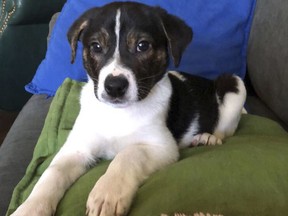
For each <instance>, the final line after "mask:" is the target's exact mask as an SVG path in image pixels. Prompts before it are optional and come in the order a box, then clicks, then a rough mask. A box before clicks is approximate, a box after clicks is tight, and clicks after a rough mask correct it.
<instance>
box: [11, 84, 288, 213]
mask: <svg viewBox="0 0 288 216" xmlns="http://www.w3.org/2000/svg"><path fill="white" fill-rule="evenodd" d="M82 85H83V83H79V82H75V81H71V80H69V79H67V80H66V81H65V82H64V84H63V85H62V86H61V87H60V89H59V90H58V92H57V94H56V96H55V98H54V99H53V102H52V104H51V107H50V110H49V113H48V116H47V118H46V122H45V126H44V129H43V131H42V133H41V136H40V138H39V141H38V143H37V146H36V148H35V151H34V156H33V159H32V161H31V163H30V165H29V167H28V170H27V172H26V175H25V176H24V178H23V179H22V180H21V182H20V183H19V184H18V186H17V187H16V188H15V190H14V193H13V198H12V201H11V203H10V207H9V211H8V213H9V214H10V213H12V212H13V211H14V210H15V209H16V208H17V206H18V205H20V204H21V203H22V202H23V201H24V200H25V199H26V197H27V196H28V194H29V193H30V191H31V190H32V188H33V186H34V184H35V183H36V181H37V180H38V179H39V177H40V176H41V174H42V173H43V171H44V170H45V169H46V167H47V166H48V165H49V163H50V161H51V160H52V158H53V157H54V155H55V154H56V152H57V151H58V150H59V148H60V147H61V146H62V145H63V143H64V142H65V140H66V137H67V135H68V134H69V131H70V130H71V128H72V127H73V124H74V121H75V119H76V116H77V114H78V112H79V109H80V107H79V103H78V100H79V93H80V89H81V86H82ZM287 154H288V135H287V133H286V132H285V131H284V130H283V129H282V128H281V127H280V126H279V125H278V124H277V123H275V122H274V121H272V120H268V119H265V118H262V117H257V116H253V115H243V116H242V119H241V121H240V125H239V128H238V130H237V132H236V134H235V136H233V137H231V138H228V139H227V140H226V141H225V143H224V144H223V145H221V146H215V147H209V146H204V147H196V148H188V149H184V150H182V151H181V157H180V160H179V161H178V162H177V163H175V164H172V165H170V166H168V167H166V168H165V169H163V170H161V171H159V172H156V173H155V174H153V175H152V176H151V177H149V178H148V180H147V181H146V182H145V183H144V185H142V186H141V187H140V188H139V191H138V193H137V195H136V197H135V199H134V202H133V205H132V208H131V211H130V213H129V215H133V216H134V215H135V216H142V215H143V216H147V215H151V216H156V215H160V214H161V213H165V214H168V215H171V214H172V213H174V212H183V213H186V214H188V215H191V213H193V212H210V213H213V214H222V215H229V216H231V215H286V214H287V212H288V205H287V203H288V182H287V179H288V169H287V164H288V157H287ZM108 165H109V161H102V162H100V163H99V164H98V165H96V166H95V167H94V168H92V169H90V170H89V171H88V172H87V173H86V174H84V175H83V176H82V177H80V178H79V179H78V180H77V181H76V182H75V183H74V185H73V186H72V187H71V188H70V189H69V190H68V191H67V193H66V194H65V196H64V198H63V199H62V201H61V202H60V204H59V206H58V209H57V212H56V216H57V215H59V216H60V215H61V216H64V215H67V216H68V215H69V216H71V215H84V214H85V203H86V200H87V197H88V194H89V191H90V190H91V189H92V188H93V185H94V184H95V182H96V181H97V179H98V178H99V177H100V176H101V175H102V174H103V173H104V172H105V170H106V169H107V166H108Z"/></svg>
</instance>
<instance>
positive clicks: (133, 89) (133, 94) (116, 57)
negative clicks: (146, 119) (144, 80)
mask: <svg viewBox="0 0 288 216" xmlns="http://www.w3.org/2000/svg"><path fill="white" fill-rule="evenodd" d="M120 17H121V10H120V9H118V10H117V12H116V16H115V28H114V31H115V37H116V41H115V42H116V44H115V51H114V54H113V56H112V59H111V60H109V61H108V62H107V64H106V65H105V66H104V67H103V68H102V69H101V70H100V74H99V79H98V88H97V89H98V90H97V95H98V98H99V99H100V100H104V99H103V95H105V94H107V93H106V91H105V80H106V78H107V76H109V75H111V74H112V75H113V76H119V75H123V76H125V77H126V79H127V80H128V82H129V87H128V89H127V91H126V94H125V98H126V99H127V101H136V100H137V98H138V88H137V82H136V78H135V76H134V74H133V71H132V70H131V69H130V68H127V67H125V66H123V65H122V64H121V61H120V51H119V44H120V29H121V23H120Z"/></svg>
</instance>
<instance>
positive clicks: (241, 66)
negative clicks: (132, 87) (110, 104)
mask: <svg viewBox="0 0 288 216" xmlns="http://www.w3.org/2000/svg"><path fill="white" fill-rule="evenodd" d="M112 1H113V0H94V1H91V0H68V1H67V2H66V4H65V6H64V7H63V9H62V12H61V14H60V15H59V17H58V20H57V22H56V24H55V27H54V30H53V32H52V35H51V39H50V43H49V45H48V50H47V53H46V57H45V59H44V60H43V61H42V63H41V64H40V66H39V67H38V70H37V72H36V74H35V76H34V78H33V80H32V82H31V83H29V84H28V85H26V87H25V88H26V90H27V91H28V92H31V93H34V94H47V95H49V96H52V95H54V94H55V92H56V90H57V88H58V87H59V86H60V85H61V83H62V82H63V81H64V79H65V78H66V77H69V78H71V79H74V80H78V81H86V80H87V76H86V73H85V70H84V68H83V65H82V46H81V43H80V42H79V46H78V50H77V54H76V60H75V63H74V64H71V63H70V57H71V50H70V46H69V43H68V40H67V36H66V34H67V31H68V29H69V27H70V26H71V25H72V23H73V22H74V20H75V19H77V18H78V17H79V16H80V15H81V14H82V13H83V12H84V11H86V10H87V9H89V8H91V7H95V6H102V5H104V4H107V3H110V2H112ZM136 1H138V2H142V3H145V4H149V5H158V6H161V7H163V8H164V9H166V10H167V11H168V12H169V13H171V14H174V15H176V16H179V17H180V18H182V19H183V20H185V21H186V23H187V24H188V25H189V26H191V27H192V29H193V32H194V35H193V40H192V43H191V44H190V45H189V46H188V48H187V49H186V51H185V53H184V55H183V57H182V61H181V63H180V66H179V67H178V68H177V69H178V70H180V71H185V72H188V73H192V74H196V75H200V76H203V77H206V78H209V79H213V78H215V77H217V76H218V75H219V74H221V73H223V72H228V73H234V74H237V75H239V76H240V77H242V78H244V76H245V71H246V50H247V43H248V37H249V32H250V27H251V23H252V18H253V12H254V8H255V5H256V0H241V1H231V0H218V1H213V0H193V1H191V0H177V1H176V0H136ZM170 69H174V68H173V66H170Z"/></svg>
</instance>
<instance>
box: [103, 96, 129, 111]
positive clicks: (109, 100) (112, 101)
mask: <svg viewBox="0 0 288 216" xmlns="http://www.w3.org/2000/svg"><path fill="white" fill-rule="evenodd" d="M100 101H101V102H103V103H105V104H108V105H110V106H113V107H116V108H125V107H128V106H130V105H131V104H132V103H133V101H131V100H129V99H127V98H114V97H109V96H108V95H106V94H102V97H101V99H100Z"/></svg>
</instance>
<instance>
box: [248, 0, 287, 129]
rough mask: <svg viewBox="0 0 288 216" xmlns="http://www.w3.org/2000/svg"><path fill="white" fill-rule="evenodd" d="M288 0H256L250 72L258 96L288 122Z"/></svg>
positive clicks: (251, 38) (249, 51) (250, 47)
mask: <svg viewBox="0 0 288 216" xmlns="http://www.w3.org/2000/svg"><path fill="white" fill-rule="evenodd" d="M287 10H288V1H286V0H275V1H269V0H261V1H258V2H257V8H256V11H255V17H254V21H253V26H252V31H251V34H250V40H249V49H248V73H249V76H250V79H251V82H252V85H253V87H254V88H255V90H256V92H257V94H258V96H259V97H260V98H261V100H262V101H263V102H264V103H265V104H266V105H267V106H268V107H269V108H270V109H271V110H272V111H273V112H274V113H276V115H278V117H280V119H281V120H282V121H284V122H285V123H286V125H288V112H287V110H288V100H287V98H288V85H287V83H288V62H287V59H288V40H287V36H288V25H287V20H288V13H287Z"/></svg>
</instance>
